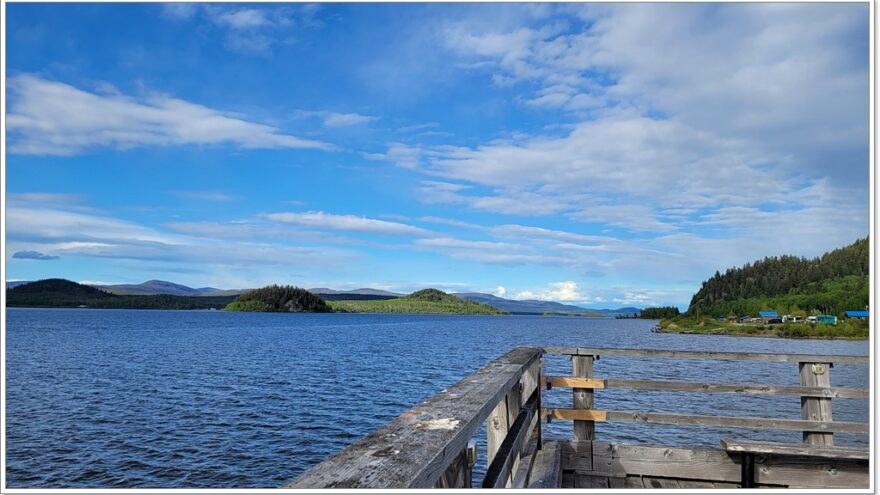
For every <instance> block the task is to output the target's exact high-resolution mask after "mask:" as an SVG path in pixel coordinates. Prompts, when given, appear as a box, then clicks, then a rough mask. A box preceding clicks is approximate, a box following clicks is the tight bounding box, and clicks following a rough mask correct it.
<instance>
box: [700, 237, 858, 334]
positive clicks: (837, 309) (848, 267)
mask: <svg viewBox="0 0 880 495" xmlns="http://www.w3.org/2000/svg"><path fill="white" fill-rule="evenodd" d="M869 260H870V258H869V244H868V239H867V238H865V239H859V240H857V241H856V242H855V243H853V244H851V245H849V246H846V247H843V248H840V249H835V250H834V251H831V252H828V253H825V254H824V255H822V256H820V257H817V258H813V259H807V258H802V257H797V256H773V257H767V258H764V259H763V260H760V261H756V262H754V263H747V264H745V265H744V266H742V267H740V268H731V269H728V270H727V271H726V272H725V273H723V274H722V273H720V272H715V275H713V276H712V277H711V278H709V279H708V280H706V281H705V282H703V285H702V287H701V288H700V290H699V291H698V292H697V293H696V294H694V296H693V298H692V299H691V303H690V306H689V307H688V314H689V315H691V316H701V315H709V316H727V315H746V314H755V313H757V312H758V311H764V310H776V311H780V312H785V313H791V314H793V313H794V312H804V313H815V312H823V313H829V314H840V313H842V312H844V311H846V310H849V309H863V308H864V307H866V306H867V305H868V298H869V296H868V289H869V287H868V273H869V263H870V261H869Z"/></svg>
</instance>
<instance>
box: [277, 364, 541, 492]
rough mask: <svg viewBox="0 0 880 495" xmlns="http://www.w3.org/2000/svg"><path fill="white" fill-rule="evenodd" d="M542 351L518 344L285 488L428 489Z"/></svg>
mask: <svg viewBox="0 0 880 495" xmlns="http://www.w3.org/2000/svg"><path fill="white" fill-rule="evenodd" d="M539 357H540V349H535V348H517V349H514V350H512V351H510V352H508V353H507V354H505V355H503V356H501V357H499V358H497V359H495V360H493V361H492V362H490V363H488V364H487V365H486V366H483V367H482V368H480V369H479V370H477V371H475V372H474V373H472V374H470V375H468V376H467V377H466V378H464V379H463V380H461V381H459V382H458V383H456V384H455V385H452V386H451V387H449V388H447V389H446V390H445V391H443V392H441V393H440V394H437V395H435V396H434V397H432V398H430V399H428V400H426V401H424V402H422V403H421V404H419V405H417V406H415V407H413V408H412V409H410V410H409V411H407V412H405V413H403V414H402V415H400V416H399V417H397V418H396V419H395V420H393V421H391V422H390V423H388V424H387V425H385V426H383V427H381V428H379V429H378V430H376V431H374V432H373V433H372V434H370V435H369V436H367V437H366V438H363V439H361V440H359V441H357V442H355V443H354V444H352V445H349V446H348V447H346V448H345V449H343V450H342V451H341V452H339V453H338V454H336V455H335V456H333V457H331V458H330V459H327V460H326V461H324V462H322V463H320V464H318V465H317V466H315V467H314V468H312V469H311V470H309V471H308V472H306V473H305V474H303V475H302V476H300V477H299V478H297V479H295V480H293V481H292V482H290V483H287V484H285V485H284V487H285V488H430V487H432V486H434V484H435V483H436V482H437V480H438V479H439V478H440V476H442V475H443V473H444V472H445V471H446V468H447V466H449V464H450V463H451V462H452V461H453V459H454V458H455V457H456V456H458V455H459V454H460V453H461V451H462V450H463V449H464V448H465V447H466V446H467V442H468V440H470V439H471V438H472V437H473V435H474V433H476V431H477V429H478V428H479V427H480V425H481V424H482V423H483V421H485V420H486V418H487V417H488V416H489V413H490V412H491V411H492V409H493V408H494V407H495V405H496V404H498V402H499V401H500V400H501V399H502V398H503V397H504V396H506V395H507V393H508V391H510V390H511V388H513V387H514V386H518V384H519V382H520V379H521V377H522V374H523V372H524V371H525V370H526V369H528V367H529V366H531V365H532V364H533V363H535V362H536V361H537V360H538V359H539Z"/></svg>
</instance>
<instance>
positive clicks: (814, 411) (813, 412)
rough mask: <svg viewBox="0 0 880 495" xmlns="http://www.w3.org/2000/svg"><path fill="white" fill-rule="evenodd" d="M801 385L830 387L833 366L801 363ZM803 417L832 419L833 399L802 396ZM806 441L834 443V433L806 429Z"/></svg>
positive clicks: (819, 443)
mask: <svg viewBox="0 0 880 495" xmlns="http://www.w3.org/2000/svg"><path fill="white" fill-rule="evenodd" d="M798 368H799V371H800V376H801V385H802V386H804V387H830V386H831V366H830V365H829V364H827V363H817V362H806V363H799V364H798ZM801 418H802V419H805V420H809V421H831V420H832V419H831V399H826V398H817V397H801ZM803 438H804V443H808V444H810V445H834V435H833V434H832V433H817V432H815V431H804V433H803Z"/></svg>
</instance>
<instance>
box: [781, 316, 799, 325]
mask: <svg viewBox="0 0 880 495" xmlns="http://www.w3.org/2000/svg"><path fill="white" fill-rule="evenodd" d="M802 321H804V319H803V318H801V317H800V316H792V315H782V323H800V322H802Z"/></svg>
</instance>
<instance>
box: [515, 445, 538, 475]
mask: <svg viewBox="0 0 880 495" xmlns="http://www.w3.org/2000/svg"><path fill="white" fill-rule="evenodd" d="M537 452H538V441H537V438H535V437H533V438H532V439H531V440H529V443H528V444H527V445H526V449H525V451H523V454H522V456H521V457H520V459H519V466H518V467H517V468H516V472H515V473H514V475H513V483H512V484H511V488H525V487H526V486H527V485H528V482H529V473H530V472H531V470H532V466H533V465H534V464H535V454H536V453H537Z"/></svg>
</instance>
